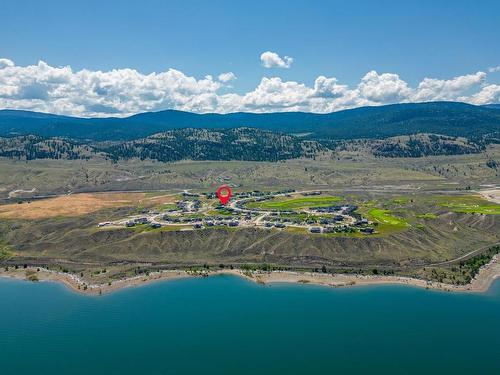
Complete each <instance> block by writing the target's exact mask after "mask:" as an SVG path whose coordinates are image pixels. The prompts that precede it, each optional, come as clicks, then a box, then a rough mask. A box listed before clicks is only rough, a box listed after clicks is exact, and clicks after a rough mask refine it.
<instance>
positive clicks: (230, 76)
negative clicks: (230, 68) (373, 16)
mask: <svg viewBox="0 0 500 375" xmlns="http://www.w3.org/2000/svg"><path fill="white" fill-rule="evenodd" d="M217 78H218V79H219V81H221V82H223V83H226V82H229V81H234V80H235V79H236V75H235V74H234V73H233V72H227V73H221V74H219V76H218V77H217Z"/></svg>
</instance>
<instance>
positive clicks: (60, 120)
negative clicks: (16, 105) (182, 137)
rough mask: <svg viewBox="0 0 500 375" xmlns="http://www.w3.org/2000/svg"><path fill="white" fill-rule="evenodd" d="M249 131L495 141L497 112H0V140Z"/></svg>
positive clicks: (460, 107)
mask: <svg viewBox="0 0 500 375" xmlns="http://www.w3.org/2000/svg"><path fill="white" fill-rule="evenodd" d="M238 127H252V128H258V129H264V130H271V131H277V132H282V133H288V134H294V133H307V134H308V137H309V138H310V139H334V140H335V139H359V138H371V139H374V138H375V139H380V138H386V137H393V136H399V135H411V134H417V133H434V134H442V135H447V136H453V137H466V138H469V139H474V140H475V141H478V142H498V141H499V139H500V135H499V134H500V111H499V110H498V109H496V108H489V107H484V106H483V107H481V106H474V105H469V104H464V103H455V102H431V103H418V104H394V105H386V106H379V107H362V108H356V109H350V110H345V111H339V112H334V113H329V114H314V113H301V112H288V113H263V114H255V113H230V114H225V115H222V114H195V113H189V112H181V111H174V110H167V111H162V112H150V113H142V114H137V115H134V116H131V117H127V118H92V119H84V118H74V117H65V116H56V115H49V114H41V113H36V112H27V111H11V110H3V111H0V136H14V135H22V134H24V135H27V134H34V135H39V136H44V137H67V138H73V139H92V140H96V141H112V140H135V139H140V138H145V137H148V136H150V135H153V134H156V133H160V132H165V131H169V130H173V129H182V128H200V129H228V128H238Z"/></svg>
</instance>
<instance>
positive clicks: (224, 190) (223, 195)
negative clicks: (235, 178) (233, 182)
mask: <svg viewBox="0 0 500 375" xmlns="http://www.w3.org/2000/svg"><path fill="white" fill-rule="evenodd" d="M216 194H217V197H218V198H219V200H220V202H221V203H222V204H224V205H225V204H226V203H227V202H228V201H229V198H231V194H233V192H232V191H231V189H230V188H229V186H227V185H222V186H221V187H220V188H218V189H217V192H216Z"/></svg>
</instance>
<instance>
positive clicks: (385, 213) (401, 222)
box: [368, 208, 409, 227]
mask: <svg viewBox="0 0 500 375" xmlns="http://www.w3.org/2000/svg"><path fill="white" fill-rule="evenodd" d="M368 216H369V217H370V219H371V220H372V221H375V222H377V223H379V224H385V225H390V226H393V227H407V226H409V224H408V222H407V221H406V220H405V219H403V218H401V217H397V216H394V215H391V211H389V210H383V209H381V208H372V209H371V210H370V211H368Z"/></svg>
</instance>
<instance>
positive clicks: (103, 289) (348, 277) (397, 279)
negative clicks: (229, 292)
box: [0, 255, 500, 296]
mask: <svg viewBox="0 0 500 375" xmlns="http://www.w3.org/2000/svg"><path fill="white" fill-rule="evenodd" d="M499 259H500V258H499V256H498V255H496V256H494V257H493V259H492V261H491V262H490V263H488V264H487V265H485V266H484V267H482V268H481V269H480V271H479V273H478V274H477V275H476V277H475V278H474V279H473V280H472V282H471V283H470V284H465V285H453V284H445V283H439V282H434V281H427V280H422V279H415V278H411V277H404V276H378V275H370V276H365V275H355V274H326V273H313V272H297V271H247V270H241V269H224V270H217V271H210V270H203V271H185V270H161V271H158V272H151V273H149V275H139V276H134V277H130V278H124V279H120V280H116V281H113V282H112V283H108V284H88V283H86V282H85V281H84V280H82V279H81V278H80V277H78V276H77V275H74V274H70V273H63V272H59V271H53V270H48V269H45V268H40V267H27V268H19V269H9V270H8V271H5V270H3V269H2V270H0V277H4V278H14V279H17V280H26V281H32V282H45V281H53V282H59V283H62V284H64V285H65V286H66V287H68V288H69V289H71V290H72V291H74V292H78V293H81V294H85V295H94V296H95V295H102V294H108V293H112V292H115V291H118V290H122V289H125V288H132V287H139V286H141V285H147V284H151V283H153V282H156V281H166V280H179V279H185V278H194V277H210V276H216V275H232V276H238V277H242V278H244V279H247V280H250V281H253V282H256V283H259V284H263V285H267V284H278V283H281V284H286V283H291V284H311V285H321V286H327V287H332V288H339V287H353V286H368V285H391V284H392V285H409V286H414V287H420V288H426V289H435V290H442V291H449V292H469V293H484V292H486V291H488V289H489V288H490V286H491V285H492V284H493V282H494V281H495V280H496V279H497V278H500V262H499ZM29 275H31V276H32V277H33V275H36V280H33V279H30V277H29Z"/></svg>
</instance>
